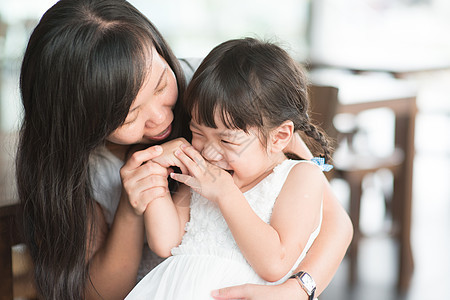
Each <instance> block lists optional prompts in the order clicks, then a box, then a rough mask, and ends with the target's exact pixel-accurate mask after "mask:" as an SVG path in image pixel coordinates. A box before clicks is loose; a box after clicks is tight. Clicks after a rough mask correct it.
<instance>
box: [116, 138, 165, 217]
mask: <svg viewBox="0 0 450 300" xmlns="http://www.w3.org/2000/svg"><path fill="white" fill-rule="evenodd" d="M162 151H163V150H162V147H161V146H153V147H150V148H147V149H145V150H142V151H137V152H135V153H134V154H133V155H132V156H131V157H130V159H128V161H127V162H126V163H125V165H124V166H123V167H122V168H121V169H120V177H121V178H122V185H123V190H124V193H125V196H126V197H127V198H128V202H129V203H130V205H131V206H132V208H133V210H134V212H135V213H136V214H137V215H142V214H143V213H144V211H145V209H146V208H147V205H148V204H149V203H150V202H152V201H153V200H155V199H157V198H160V197H164V196H165V195H166V194H167V193H168V192H169V189H168V182H167V176H168V171H167V169H166V168H164V167H162V166H160V165H159V164H157V163H155V162H152V161H151V160H152V159H154V158H155V157H157V156H158V155H161V153H162Z"/></svg>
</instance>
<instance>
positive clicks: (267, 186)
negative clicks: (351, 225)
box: [126, 160, 322, 300]
mask: <svg viewBox="0 0 450 300" xmlns="http://www.w3.org/2000/svg"><path fill="white" fill-rule="evenodd" d="M300 162H305V163H311V162H307V161H294V160H285V161H284V162H282V163H281V164H280V165H278V166H276V167H275V168H274V170H273V172H272V173H271V174H269V175H268V176H267V177H266V178H264V179H263V180H262V181H261V182H259V183H258V184H257V185H256V186H255V187H253V188H252V189H250V190H249V191H247V192H245V193H244V196H245V198H246V199H247V201H248V202H249V204H250V206H251V207H252V209H253V210H254V211H255V213H256V214H257V215H258V216H259V217H260V218H261V219H262V220H263V221H264V222H266V223H269V221H270V217H271V214H272V209H273V206H274V204H275V200H276V198H277V197H278V194H279V193H280V191H281V188H282V187H283V184H284V182H285V180H286V178H287V176H288V174H289V172H290V170H291V168H292V167H293V166H294V165H296V164H297V163H300ZM190 207H191V212H190V221H189V222H188V223H187V224H186V228H185V229H186V233H185V234H184V236H183V240H182V242H181V244H180V245H179V246H178V247H175V248H173V249H172V256H170V257H169V258H167V259H166V260H165V261H164V262H162V263H161V264H160V265H158V266H157V267H156V268H154V269H153V270H152V271H151V272H150V273H148V274H147V275H146V276H145V277H144V278H143V279H142V280H141V281H140V282H139V283H138V284H137V285H136V286H135V288H134V289H133V290H132V291H131V292H130V294H129V295H128V296H127V297H126V299H128V300H131V299H152V300H178V299H180V300H181V299H182V300H189V299H191V300H203V299H213V298H212V297H211V296H210V293H211V291H212V290H214V289H218V288H223V287H227V286H233V285H239V284H244V283H256V284H279V283H281V282H284V281H285V280H287V278H289V276H291V275H292V273H293V271H294V270H295V269H296V268H297V266H298V264H299V263H300V261H301V260H302V259H303V258H304V256H305V255H306V252H307V251H308V249H309V248H310V247H311V244H312V242H313V241H314V239H315V238H316V237H317V235H318V233H319V230H320V223H321V221H322V216H321V217H320V223H319V226H318V227H317V229H316V230H315V231H314V232H313V233H312V234H311V235H310V238H309V240H308V243H307V245H306V247H305V249H304V250H303V251H302V253H301V254H300V255H299V258H298V260H297V262H296V263H295V264H294V265H293V266H292V268H291V270H290V271H289V272H288V273H287V274H286V275H285V276H284V277H283V278H282V279H281V280H279V281H277V282H274V283H269V282H266V281H264V280H263V279H261V278H260V277H259V276H258V274H256V272H255V271H253V269H252V268H251V267H250V265H249V264H248V263H247V261H246V260H245V258H244V256H243V255H242V253H241V251H240V250H239V248H238V246H237V244H236V242H235V241H234V238H233V236H232V234H231V231H230V230H229V228H228V226H227V223H226V221H225V219H224V218H223V216H222V214H221V212H220V210H219V208H218V207H217V205H216V204H215V203H213V202H210V201H208V200H207V199H205V198H204V197H202V196H201V195H199V194H198V193H195V192H192V197H191V206H190Z"/></svg>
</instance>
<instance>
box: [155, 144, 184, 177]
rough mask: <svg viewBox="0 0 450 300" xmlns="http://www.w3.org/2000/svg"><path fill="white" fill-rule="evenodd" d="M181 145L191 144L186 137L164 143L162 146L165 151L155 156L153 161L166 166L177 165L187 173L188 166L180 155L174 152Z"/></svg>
mask: <svg viewBox="0 0 450 300" xmlns="http://www.w3.org/2000/svg"><path fill="white" fill-rule="evenodd" d="M181 145H187V146H189V145H190V144H189V142H188V141H186V139H185V138H177V139H174V140H171V141H168V142H166V143H164V144H162V145H161V147H162V149H163V153H162V154H161V155H159V156H157V157H155V158H153V159H152V161H153V162H156V163H158V164H159V165H161V166H162V167H164V168H170V167H171V166H177V167H179V168H180V169H181V172H182V173H183V174H187V173H188V170H187V169H186V166H185V165H184V164H183V163H181V161H180V160H179V159H178V157H176V156H175V154H174V152H175V150H177V149H180V147H181Z"/></svg>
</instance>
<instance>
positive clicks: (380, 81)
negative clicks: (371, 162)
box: [311, 72, 417, 291]
mask: <svg viewBox="0 0 450 300" xmlns="http://www.w3.org/2000/svg"><path fill="white" fill-rule="evenodd" d="M311 78H312V81H313V82H314V83H320V84H325V85H334V86H336V87H338V88H339V93H338V98H339V105H338V108H337V112H338V113H350V114H358V113H360V112H362V111H365V110H368V109H376V108H389V109H391V110H392V111H393V113H394V114H395V147H398V148H400V149H402V150H403V152H404V155H405V157H404V160H403V163H402V164H401V166H400V174H401V176H396V177H395V178H394V195H393V207H392V210H393V212H392V214H393V221H394V224H393V225H394V228H393V231H394V235H395V237H396V238H397V240H398V241H399V250H398V262H399V265H398V276H397V279H398V282H397V287H398V289H399V290H400V291H406V289H407V288H408V287H409V284H410V281H411V277H412V273H413V269H414V260H413V253H412V249H411V214H412V199H413V195H412V190H413V164H414V154H415V149H414V131H415V120H416V113H417V106H416V95H417V90H416V87H415V86H414V85H413V84H412V83H410V82H407V81H405V80H399V79H394V78H390V77H385V76H360V75H350V74H348V73H345V74H344V75H342V76H336V75H334V76H326V75H325V73H323V72H322V73H320V72H316V73H314V72H313V73H312V75H311Z"/></svg>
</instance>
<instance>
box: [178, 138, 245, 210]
mask: <svg viewBox="0 0 450 300" xmlns="http://www.w3.org/2000/svg"><path fill="white" fill-rule="evenodd" d="M175 156H176V157H178V159H179V160H180V161H181V162H182V163H183V164H184V165H185V166H186V168H187V170H188V171H189V172H188V173H187V174H176V173H171V174H170V176H171V177H172V178H173V179H175V180H177V181H179V182H181V183H184V184H186V185H188V186H189V187H191V188H192V189H193V190H194V191H196V192H197V193H199V194H200V195H202V196H203V197H205V198H206V199H208V200H210V201H213V202H216V203H217V202H218V201H219V199H220V196H222V195H224V194H226V193H227V191H229V189H230V188H231V189H232V188H237V186H236V185H235V184H234V181H233V178H232V177H231V175H230V174H229V173H228V172H227V171H225V170H223V169H221V168H219V167H217V166H214V165H213V164H211V163H209V162H207V161H206V160H205V159H204V158H203V156H202V155H201V154H200V153H199V152H198V151H197V150H195V149H194V147H192V146H186V145H181V147H180V149H178V150H176V151H175ZM227 189H228V190H227Z"/></svg>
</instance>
